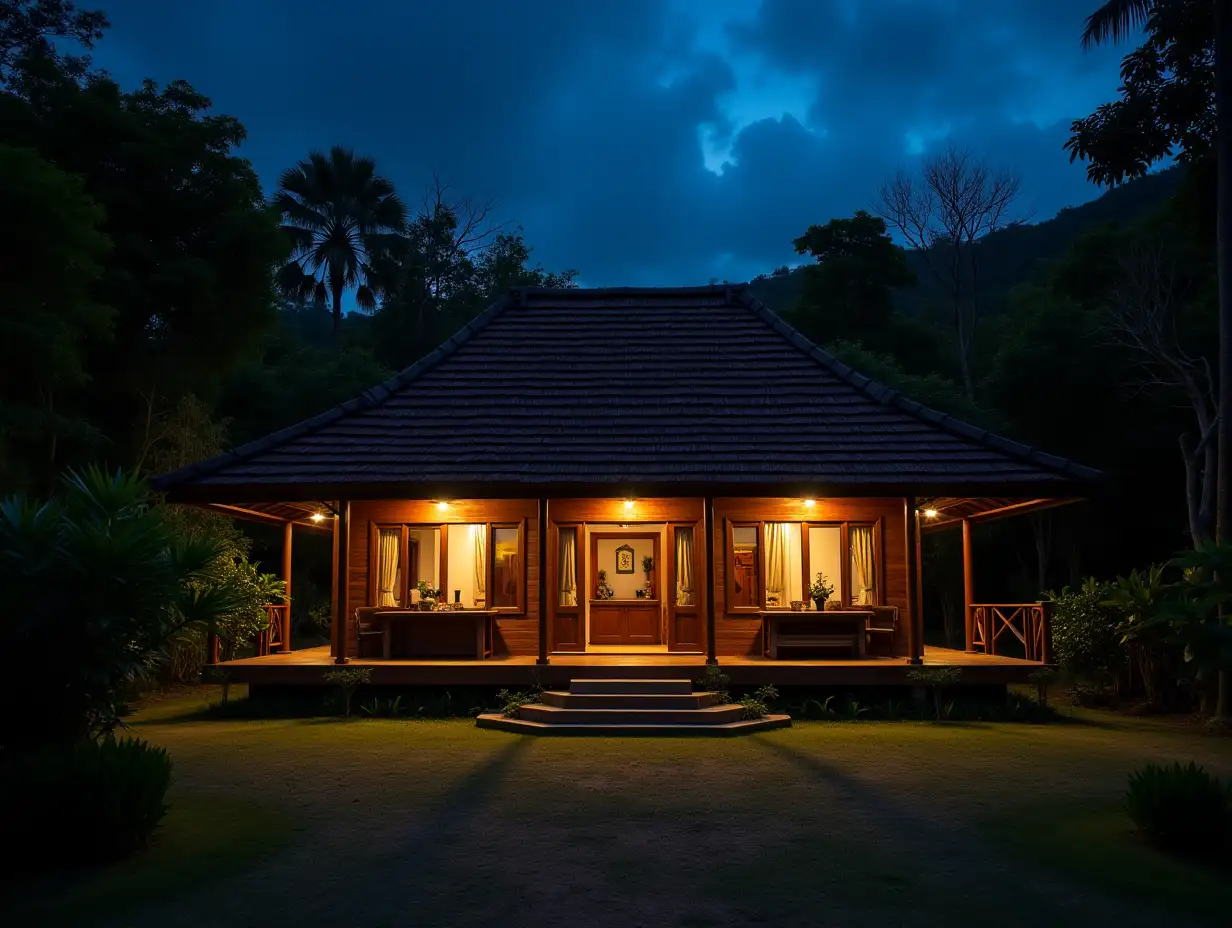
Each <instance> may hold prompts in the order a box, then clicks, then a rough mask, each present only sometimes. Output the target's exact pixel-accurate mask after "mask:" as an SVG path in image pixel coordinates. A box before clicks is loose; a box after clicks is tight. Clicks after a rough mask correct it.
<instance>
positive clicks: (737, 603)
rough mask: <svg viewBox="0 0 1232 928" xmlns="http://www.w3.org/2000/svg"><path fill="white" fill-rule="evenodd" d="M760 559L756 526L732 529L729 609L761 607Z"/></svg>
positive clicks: (742, 526)
mask: <svg viewBox="0 0 1232 928" xmlns="http://www.w3.org/2000/svg"><path fill="white" fill-rule="evenodd" d="M760 566H761V558H760V557H759V556H758V550H757V526H756V525H737V526H735V527H733V528H732V587H731V588H732V601H731V603H730V604H729V608H739V607H741V606H753V607H758V606H761V581H760V570H759V568H760Z"/></svg>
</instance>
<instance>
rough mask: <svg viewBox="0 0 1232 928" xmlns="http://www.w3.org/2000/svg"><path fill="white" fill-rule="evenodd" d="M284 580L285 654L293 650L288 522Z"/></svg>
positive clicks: (283, 541)
mask: <svg viewBox="0 0 1232 928" xmlns="http://www.w3.org/2000/svg"><path fill="white" fill-rule="evenodd" d="M282 582H283V583H284V584H285V585H286V589H287V601H286V606H285V608H283V609H282V610H281V615H282V646H281V647H280V648H279V649H278V650H279V651H282V652H283V653H284V654H285V653H286V652H288V651H290V650H291V523H290V522H288V523H287V524H286V527H285V528H283V530H282Z"/></svg>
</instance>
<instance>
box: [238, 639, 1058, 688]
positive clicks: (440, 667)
mask: <svg viewBox="0 0 1232 928" xmlns="http://www.w3.org/2000/svg"><path fill="white" fill-rule="evenodd" d="M705 663H706V657H705V655H704V654H668V653H666V652H658V653H653V654H647V653H640V654H611V653H604V654H594V653H588V654H578V653H573V654H553V655H551V658H550V663H549V664H547V665H546V666H537V665H536V664H535V658H534V657H533V656H530V655H526V656H522V655H519V656H512V657H494V658H489V659H487V660H482V661H479V660H465V659H458V660H449V659H439V658H437V659H431V660H427V659H425V660H396V659H395V660H380V659H366V658H365V659H356V658H352V660H351V661H350V663H349V664H348V665H347V666H348V667H366V668H370V669H371V670H372V683H374V684H377V685H385V686H524V685H526V684H528V683H531V682H532V681H534V680H538V681H539V682H540V683H541V684H543V685H545V686H555V685H562V684H565V683H567V682H568V681H569V680H571V679H573V678H574V677H581V676H587V677H605V678H612V677H638V678H642V679H664V678H671V677H684V676H693V675H694V674H695V673H697V672H699V671H700V669H701V668H702V667H703V666H705ZM219 666H221V667H225V668H226V670H227V671H228V673H229V675H230V679H231V681H232V682H235V683H247V684H249V685H256V686H319V685H321V684H322V683H323V682H324V681H323V679H322V677H323V675H324V674H325V673H326V672H327V671H329V670H332V669H334V668H335V667H336V665H335V664H334V662H333V659H332V658H331V657H330V654H329V648H328V647H317V648H304V649H301V650H299V651H289V652H286V653H281V654H269V655H266V656H264V657H246V658H240V659H238V660H233V661H227V662H226V663H224V664H220V665H219ZM719 666H720V667H721V668H722V670H723V672H724V673H726V674H728V675H729V676H730V677H731V679H732V683H733V684H734V685H736V686H759V685H762V684H766V683H773V684H776V685H778V686H818V687H827V686H873V687H877V686H903V685H907V684H908V682H909V681H908V679H907V672H908V671H909V670H910V669H911V665H910V664H908V663H907V661H906V659H905V658H887V657H880V658H877V657H874V658H865V659H862V660H861V659H852V658H846V659H834V660H831V659H813V660H781V659H780V660H769V659H767V658H763V657H757V656H748V657H731V656H721V657H720V658H719ZM924 666H926V667H958V668H961V669H962V678H961V681H960V685H967V686H1002V685H1006V684H1010V683H1025V682H1027V679H1028V677H1029V676H1030V674H1031V673H1032V672H1034V671H1036V670H1038V669H1039V668H1040V666H1041V665H1040V664H1039V663H1037V662H1035V661H1026V660H1021V659H1018V658H1014V657H1002V656H1000V655H997V656H992V655H988V654H971V653H968V652H966V651H957V650H952V649H949V648H937V647H932V646H929V645H926V646H925V648H924Z"/></svg>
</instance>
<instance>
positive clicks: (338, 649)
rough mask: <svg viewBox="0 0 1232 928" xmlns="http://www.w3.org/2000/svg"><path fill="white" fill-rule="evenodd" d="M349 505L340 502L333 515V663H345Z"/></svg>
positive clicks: (349, 530)
mask: <svg viewBox="0 0 1232 928" xmlns="http://www.w3.org/2000/svg"><path fill="white" fill-rule="evenodd" d="M350 533H351V504H350V502H349V501H348V500H340V501H339V503H338V512H337V513H336V514H335V515H334V600H333V602H334V623H333V638H334V663H335V664H345V663H347V618H346V606H347V560H348V558H347V554H348V551H349V549H350V537H349V536H350Z"/></svg>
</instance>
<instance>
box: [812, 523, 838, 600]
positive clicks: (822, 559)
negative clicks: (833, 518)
mask: <svg viewBox="0 0 1232 928" xmlns="http://www.w3.org/2000/svg"><path fill="white" fill-rule="evenodd" d="M818 574H822V575H824V577H825V580H826V585H827V586H830V587H831V588H832V589H833V592H832V593H831V594H830V599H840V598H841V596H842V593H841V590H842V586H843V585H842V576H843V550H842V542H841V532H840V531H839V527H838V526H837V525H810V526H809V583H810V584H813V583H816V582H817V575H818ZM810 595H811V594H810ZM821 605H822V606H823V607H824V605H825V604H824V603H822V604H821Z"/></svg>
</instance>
